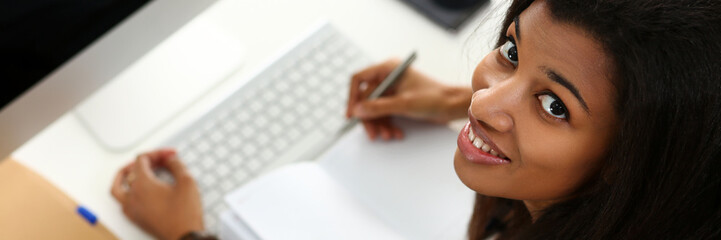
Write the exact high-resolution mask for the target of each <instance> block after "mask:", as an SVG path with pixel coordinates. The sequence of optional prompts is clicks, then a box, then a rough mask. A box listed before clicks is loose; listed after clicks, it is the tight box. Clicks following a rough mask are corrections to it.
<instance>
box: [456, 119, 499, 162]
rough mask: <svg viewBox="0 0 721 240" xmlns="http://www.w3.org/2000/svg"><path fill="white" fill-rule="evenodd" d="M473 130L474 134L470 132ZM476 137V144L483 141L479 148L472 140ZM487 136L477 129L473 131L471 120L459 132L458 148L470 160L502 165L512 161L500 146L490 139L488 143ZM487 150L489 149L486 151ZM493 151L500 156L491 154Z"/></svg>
mask: <svg viewBox="0 0 721 240" xmlns="http://www.w3.org/2000/svg"><path fill="white" fill-rule="evenodd" d="M471 132H474V133H473V134H469V133H471ZM472 137H475V139H477V140H476V145H479V144H478V141H481V144H480V145H479V146H481V148H478V147H476V146H475V145H474V143H473V141H471V138H472ZM486 141H487V138H486V137H485V136H483V135H480V134H476V133H475V131H473V129H472V127H471V122H469V123H468V124H466V126H465V127H463V130H461V132H460V134H458V141H457V142H458V149H459V150H460V151H461V153H462V154H463V156H465V157H466V159H468V161H470V162H473V163H478V164H486V165H500V164H508V163H511V161H510V160H509V159H507V158H505V156H504V155H503V153H501V152H499V150H498V148H497V147H496V146H495V145H493V143H492V142H490V141H488V143H486ZM484 150H487V151H484ZM491 151H496V153H497V154H498V156H494V155H493V154H491Z"/></svg>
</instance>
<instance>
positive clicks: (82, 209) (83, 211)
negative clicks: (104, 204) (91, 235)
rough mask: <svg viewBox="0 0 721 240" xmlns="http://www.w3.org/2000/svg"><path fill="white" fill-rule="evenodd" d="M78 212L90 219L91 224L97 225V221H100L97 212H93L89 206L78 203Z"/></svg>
mask: <svg viewBox="0 0 721 240" xmlns="http://www.w3.org/2000/svg"><path fill="white" fill-rule="evenodd" d="M77 212H78V214H80V216H82V217H83V218H84V219H85V220H86V221H88V222H89V223H90V225H95V223H97V222H98V217H96V216H95V214H93V213H92V212H90V210H88V209H87V208H85V207H83V206H82V205H78V208H77Z"/></svg>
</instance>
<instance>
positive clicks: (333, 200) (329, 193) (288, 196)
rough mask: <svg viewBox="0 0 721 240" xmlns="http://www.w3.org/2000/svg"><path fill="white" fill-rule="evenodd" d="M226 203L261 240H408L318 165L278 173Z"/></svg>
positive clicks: (287, 168)
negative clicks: (385, 223)
mask: <svg viewBox="0 0 721 240" xmlns="http://www.w3.org/2000/svg"><path fill="white" fill-rule="evenodd" d="M226 202H227V203H228V204H229V205H230V207H231V209H233V211H234V212H235V213H236V214H237V215H238V216H239V217H240V218H242V219H243V220H244V221H245V223H247V224H248V226H250V228H251V229H253V230H254V231H255V233H256V235H257V236H258V237H259V238H260V239H268V240H273V239H309V240H311V239H312V240H316V239H359V240H360V239H364V240H365V239H402V237H401V236H400V235H398V234H397V233H395V232H394V231H393V230H392V229H390V228H388V227H387V226H385V225H384V224H383V223H382V222H381V221H379V220H378V219H377V218H376V217H375V216H374V215H372V214H371V212H370V211H368V209H366V208H365V206H363V205H361V204H360V203H359V202H358V201H357V200H356V199H355V198H354V197H353V196H352V195H350V193H349V192H348V190H347V189H345V188H344V187H343V186H340V185H338V182H336V181H334V180H333V179H331V178H330V176H329V175H328V174H327V173H326V172H325V170H323V169H322V168H321V167H320V166H319V165H318V164H316V163H309V162H305V163H297V164H293V165H289V166H285V167H282V168H280V169H277V170H275V171H273V172H271V173H268V174H267V175H264V176H262V177H260V178H258V179H256V180H255V181H253V182H250V183H248V184H247V185H246V186H244V187H242V188H241V189H239V190H237V191H234V192H233V193H231V194H229V195H228V196H227V197H226Z"/></svg>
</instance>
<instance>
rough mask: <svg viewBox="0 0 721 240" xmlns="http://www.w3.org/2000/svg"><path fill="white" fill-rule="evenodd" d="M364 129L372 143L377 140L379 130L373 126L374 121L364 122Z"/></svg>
mask: <svg viewBox="0 0 721 240" xmlns="http://www.w3.org/2000/svg"><path fill="white" fill-rule="evenodd" d="M362 123H363V128H365V130H366V134H367V135H368V139H370V140H371V141H373V140H375V139H376V135H377V131H378V128H377V127H376V125H375V124H373V122H372V121H363V122H362Z"/></svg>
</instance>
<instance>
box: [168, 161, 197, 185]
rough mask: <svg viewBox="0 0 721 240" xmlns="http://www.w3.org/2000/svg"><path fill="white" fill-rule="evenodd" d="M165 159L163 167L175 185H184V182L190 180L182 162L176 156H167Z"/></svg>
mask: <svg viewBox="0 0 721 240" xmlns="http://www.w3.org/2000/svg"><path fill="white" fill-rule="evenodd" d="M165 159H166V161H165V163H166V165H165V167H167V168H168V171H170V174H172V175H173V177H174V178H175V181H176V183H178V184H185V181H187V180H189V179H191V178H190V174H189V173H188V170H187V169H186V168H185V165H184V164H183V162H181V161H180V158H178V155H177V154H172V155H168V156H167V157H166V158H165Z"/></svg>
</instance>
